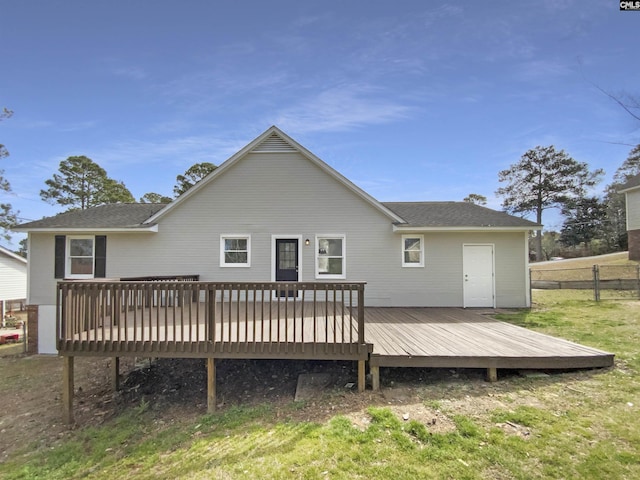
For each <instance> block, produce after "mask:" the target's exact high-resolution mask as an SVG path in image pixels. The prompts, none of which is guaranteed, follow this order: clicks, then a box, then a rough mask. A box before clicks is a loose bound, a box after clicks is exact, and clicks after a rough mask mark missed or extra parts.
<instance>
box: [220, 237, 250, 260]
mask: <svg viewBox="0 0 640 480" xmlns="http://www.w3.org/2000/svg"><path fill="white" fill-rule="evenodd" d="M220 266H221V267H250V266H251V235H221V236H220Z"/></svg>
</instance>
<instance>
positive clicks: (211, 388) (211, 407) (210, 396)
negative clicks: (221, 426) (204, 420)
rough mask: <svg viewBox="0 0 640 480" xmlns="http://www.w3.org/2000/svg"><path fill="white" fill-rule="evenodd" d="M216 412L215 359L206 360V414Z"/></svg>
mask: <svg viewBox="0 0 640 480" xmlns="http://www.w3.org/2000/svg"><path fill="white" fill-rule="evenodd" d="M215 410H216V359H215V358H213V357H209V358H207V413H213V412H215Z"/></svg>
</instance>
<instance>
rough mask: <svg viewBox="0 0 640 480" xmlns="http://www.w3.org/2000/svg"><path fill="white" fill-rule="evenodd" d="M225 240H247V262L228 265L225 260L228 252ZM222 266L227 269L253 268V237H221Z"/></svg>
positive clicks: (234, 235)
mask: <svg viewBox="0 0 640 480" xmlns="http://www.w3.org/2000/svg"><path fill="white" fill-rule="evenodd" d="M225 240H246V241H247V262H246V263H227V262H226V260H225V253H226V250H225V248H224V246H225ZM220 266H221V267H225V268H248V267H251V235H248V234H245V233H243V234H224V235H220Z"/></svg>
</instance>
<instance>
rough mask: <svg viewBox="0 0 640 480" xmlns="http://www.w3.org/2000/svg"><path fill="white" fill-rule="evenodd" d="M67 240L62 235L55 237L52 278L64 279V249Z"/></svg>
mask: <svg viewBox="0 0 640 480" xmlns="http://www.w3.org/2000/svg"><path fill="white" fill-rule="evenodd" d="M66 246H67V238H66V237H65V236H64V235H56V246H55V264H54V267H53V271H54V274H53V278H64V270H65V268H64V267H65V249H66Z"/></svg>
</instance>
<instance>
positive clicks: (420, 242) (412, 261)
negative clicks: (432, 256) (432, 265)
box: [402, 235, 424, 267]
mask: <svg viewBox="0 0 640 480" xmlns="http://www.w3.org/2000/svg"><path fill="white" fill-rule="evenodd" d="M402 266H403V267H424V236H423V235H402Z"/></svg>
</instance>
